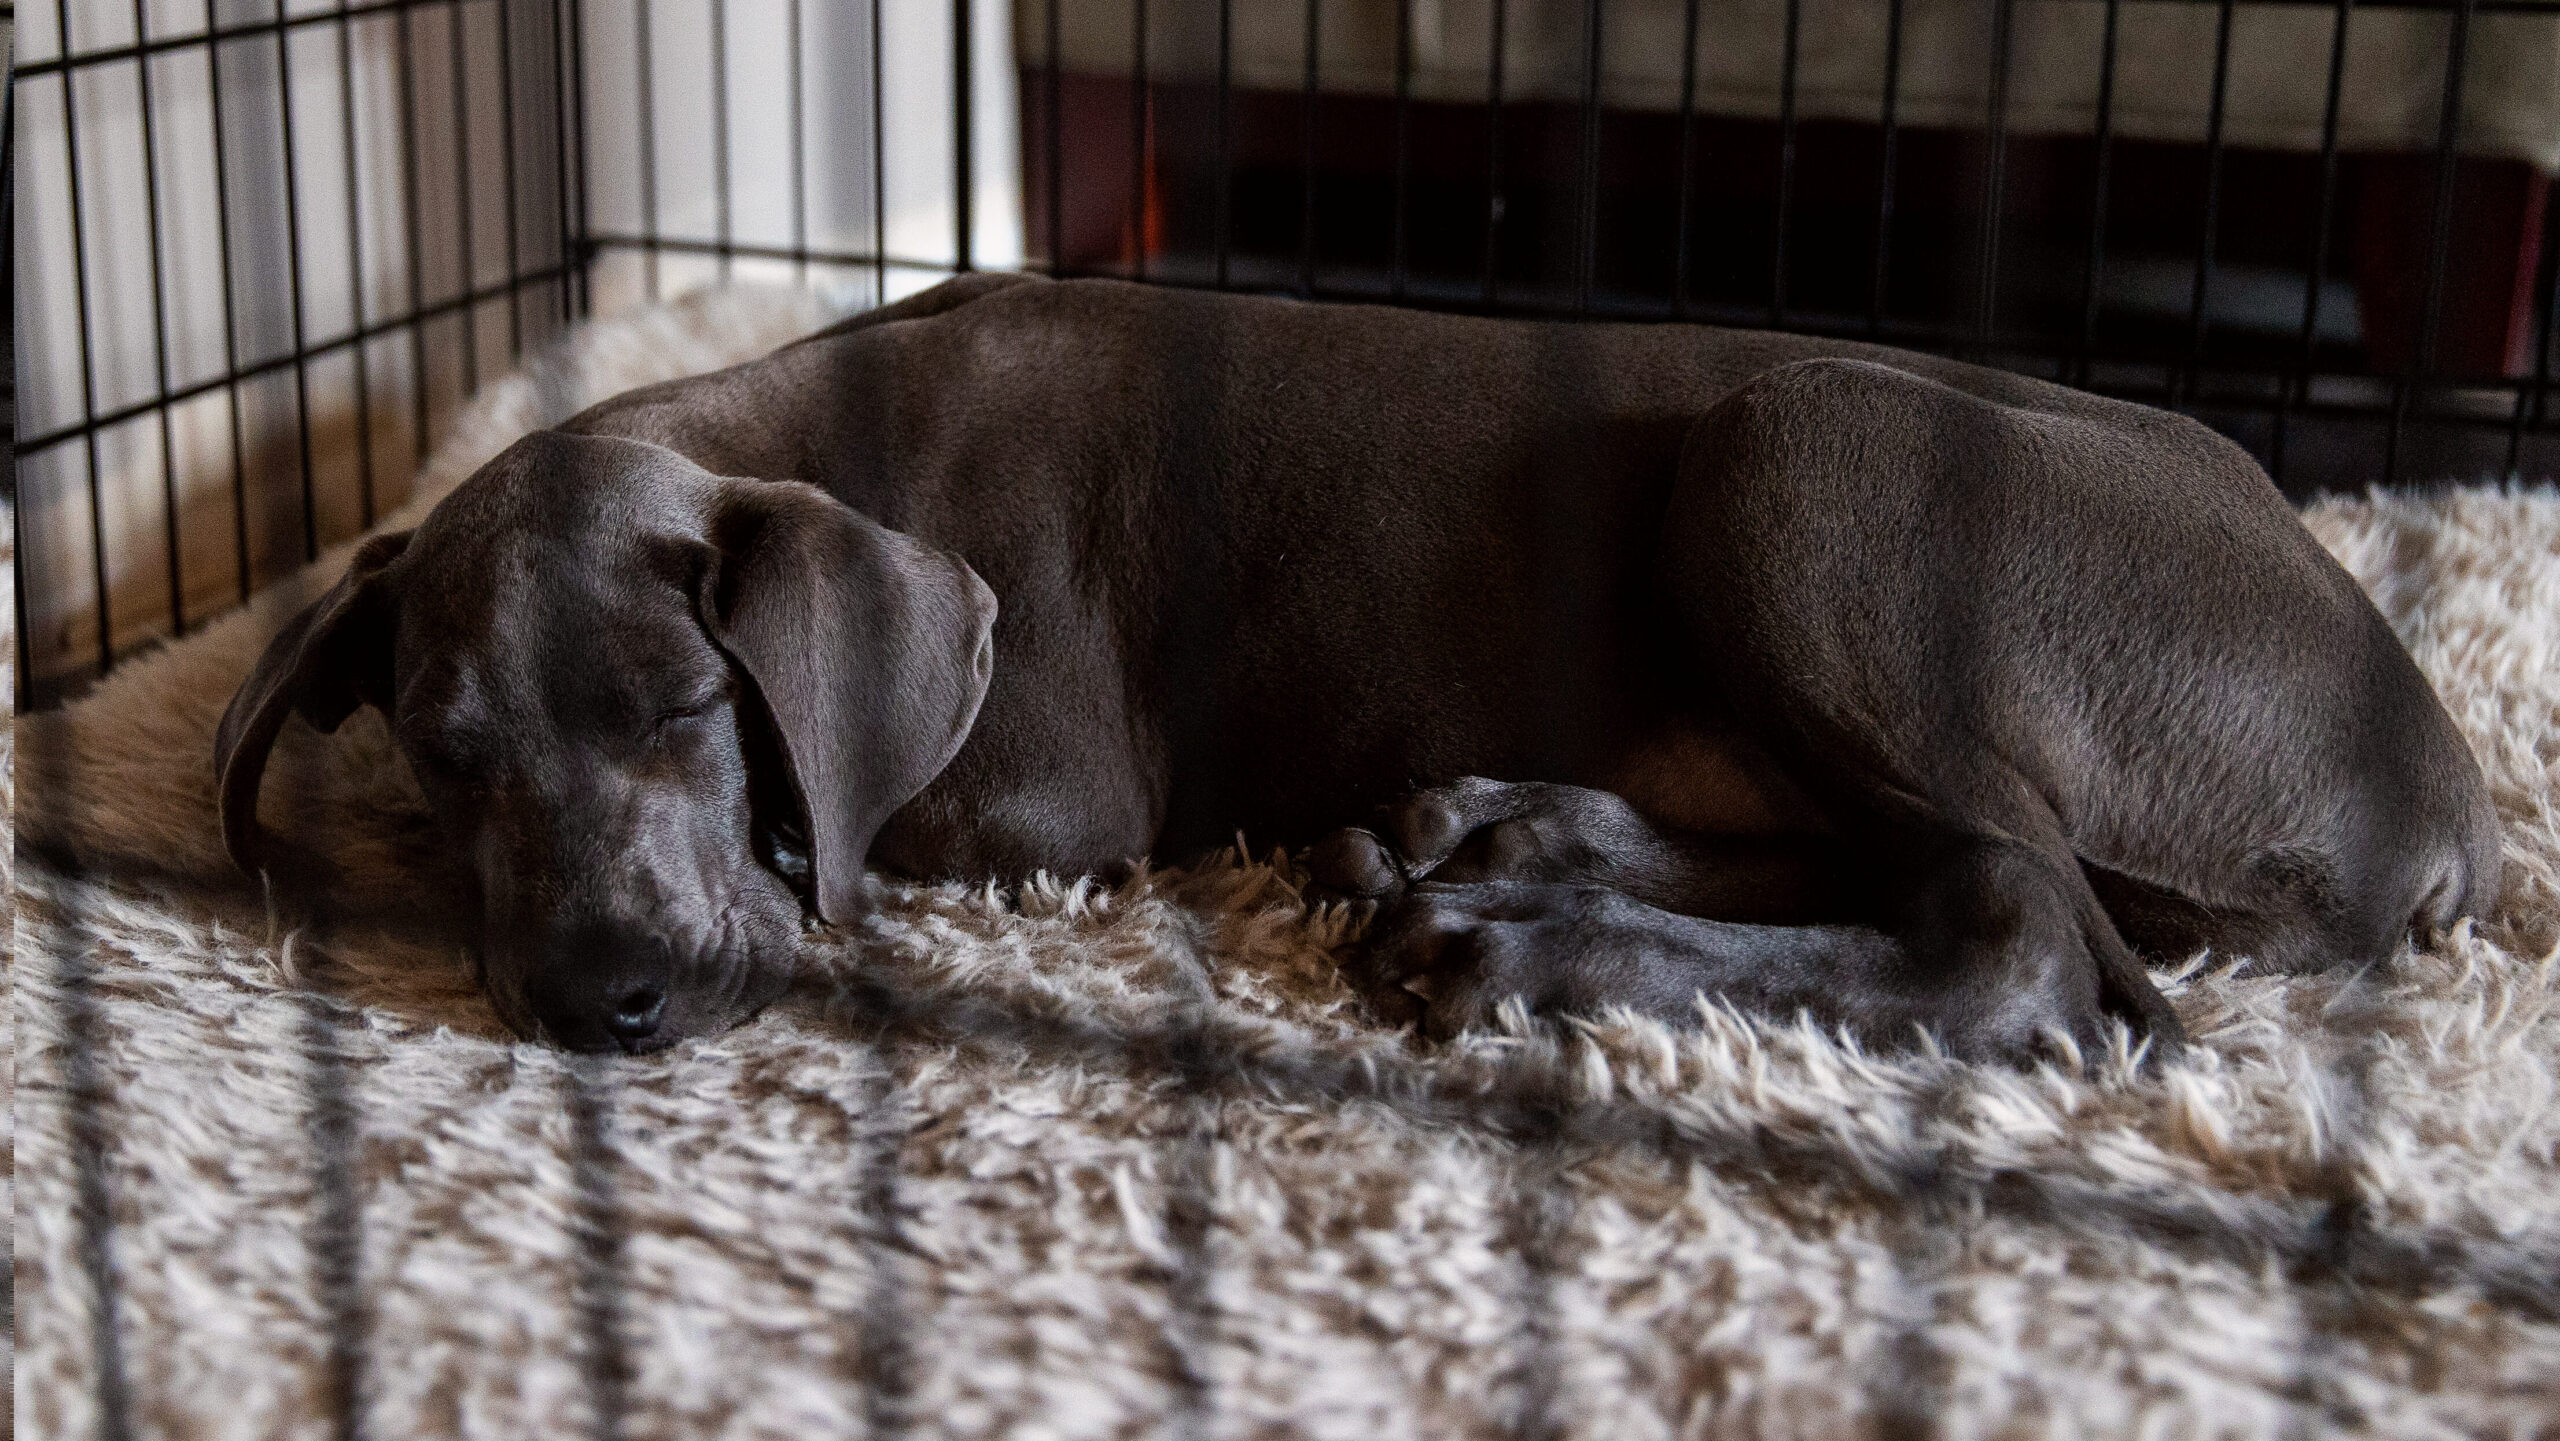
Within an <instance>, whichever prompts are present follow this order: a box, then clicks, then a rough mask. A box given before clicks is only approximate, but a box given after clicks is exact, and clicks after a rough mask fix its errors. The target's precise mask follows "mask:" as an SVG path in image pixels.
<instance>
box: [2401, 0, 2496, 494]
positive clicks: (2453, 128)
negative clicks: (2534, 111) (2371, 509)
mask: <svg viewBox="0 0 2560 1441" xmlns="http://www.w3.org/2000/svg"><path fill="white" fill-rule="evenodd" d="M2474 3H2475V0H2462V3H2461V5H2460V6H2459V7H2458V8H2456V9H2455V11H2454V12H2453V33H2452V35H2451V36H2450V37H2448V39H2447V41H2446V47H2445V61H2444V110H2443V112H2442V113H2441V114H2440V115H2439V116H2438V117H2437V120H2436V205H2435V225H2434V227H2433V231H2432V233H2431V234H2430V235H2429V237H2428V241H2427V292H2426V303H2425V304H2424V305H2422V306H2420V307H2419V310H2418V351H2417V354H2416V355H2415V356H2413V357H2411V364H2410V369H2409V373H2408V375H2407V376H2406V377H2405V378H2404V379H2403V380H2402V382H2401V386H2400V390H2399V397H2400V403H2399V404H2398V405H2397V406H2394V407H2393V408H2392V412H2391V434H2390V438H2389V440H2388V441H2386V442H2385V443H2384V446H2383V452H2382V483H2383V484H2385V485H2389V484H2391V483H2392V482H2394V481H2396V480H2398V479H2399V478H2400V436H2401V432H2402V431H2403V430H2404V429H2405V428H2406V426H2407V424H2408V410H2409V402H2410V399H2411V397H2412V395H2413V394H2414V393H2415V391H2416V389H2417V387H2418V386H2420V385H2422V384H2424V383H2425V382H2426V380H2427V379H2428V377H2429V376H2430V375H2431V374H2432V373H2433V372H2434V370H2435V365H2436V327H2437V323H2438V321H2440V320H2441V319H2442V318H2443V313H2444V264H2445V257H2446V255H2447V254H2449V253H2450V252H2451V249H2452V240H2453V180H2454V172H2455V168H2456V156H2455V154H2454V141H2455V140H2456V139H2457V138H2459V136H2460V134H2461V130H2462V83H2463V80H2464V78H2465V66H2466V65H2467V64H2468V61H2469V52H2470V39H2471V12H2472V7H2473V4H2474Z"/></svg>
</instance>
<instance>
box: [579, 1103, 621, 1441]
mask: <svg viewBox="0 0 2560 1441" xmlns="http://www.w3.org/2000/svg"><path fill="white" fill-rule="evenodd" d="M612 1079H613V1070H612V1063H611V1062H609V1061H586V1060H581V1061H579V1062H577V1063H575V1064H573V1065H571V1066H570V1067H569V1068H568V1076H567V1081H568V1086H569V1095H568V1102H569V1132H570V1140H571V1145H572V1150H571V1151H570V1153H569V1171H570V1179H571V1181H572V1183H573V1184H574V1185H575V1187H576V1190H577V1212H576V1216H577V1219H576V1222H575V1227H576V1235H575V1239H576V1241H577V1246H578V1255H577V1262H578V1264H577V1269H576V1271H575V1272H574V1273H573V1279H574V1283H575V1284H574V1290H573V1294H574V1296H575V1298H576V1303H575V1304H576V1308H577V1315H578V1329H579V1331H580V1332H581V1333H583V1334H582V1337H581V1339H582V1340H583V1342H584V1343H585V1344H584V1348H583V1349H584V1352H585V1354H584V1355H582V1356H580V1357H579V1358H578V1359H579V1363H580V1364H579V1370H580V1371H582V1372H583V1373H584V1379H585V1381H586V1383H587V1397H588V1405H589V1406H590V1407H591V1408H592V1430H591V1432H590V1434H591V1435H593V1436H595V1437H596V1438H597V1441H619V1438H620V1437H621V1436H622V1434H623V1424H624V1421H625V1418H626V1416H627V1413H628V1412H629V1410H630V1387H631V1357H630V1342H629V1340H628V1339H627V1338H626V1337H625V1336H624V1334H623V1311H624V1306H623V1281H624V1277H625V1275H626V1271H627V1267H628V1265H629V1261H628V1258H627V1256H626V1255H625V1253H624V1248H623V1243H622V1233H623V1229H624V1221H623V1216H622V1207H621V1206H620V1204H619V1203H618V1202H617V1201H616V1199H615V1197H614V1181H613V1174H614V1170H615V1168H616V1166H617V1165H618V1164H619V1157H618V1156H617V1155H616V1154H615V1151H614V1145H613V1096H612V1089H611V1088H612Z"/></svg>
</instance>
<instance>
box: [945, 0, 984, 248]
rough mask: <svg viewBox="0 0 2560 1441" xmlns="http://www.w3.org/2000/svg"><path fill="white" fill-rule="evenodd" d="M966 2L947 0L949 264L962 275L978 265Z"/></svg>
mask: <svg viewBox="0 0 2560 1441" xmlns="http://www.w3.org/2000/svg"><path fill="white" fill-rule="evenodd" d="M969 6H970V0H951V163H952V176H951V214H952V218H951V230H952V237H951V239H952V246H951V256H952V260H953V261H954V262H955V263H954V266H953V268H954V269H955V270H958V271H959V272H960V273H962V274H964V275H965V274H967V273H968V272H969V271H972V270H975V269H977V268H978V266H977V261H976V248H977V241H978V227H977V220H976V214H975V207H976V204H977V190H978V175H977V169H978V147H977V139H976V135H975V132H974V131H973V129H972V126H973V124H974V123H975V120H976V116H975V115H974V113H973V110H972V104H971V102H973V101H974V100H976V99H977V95H976V91H977V80H976V77H975V75H974V74H973V67H974V66H975V65H976V63H977V61H976V57H975V56H973V55H972V54H970V47H971V45H972V43H973V41H972V39H971V36H970V33H969V32H970V19H971V16H970V13H969Z"/></svg>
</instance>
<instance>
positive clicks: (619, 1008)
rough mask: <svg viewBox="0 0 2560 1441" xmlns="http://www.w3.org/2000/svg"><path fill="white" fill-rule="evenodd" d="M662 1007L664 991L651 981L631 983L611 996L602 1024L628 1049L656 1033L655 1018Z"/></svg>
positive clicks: (662, 1010)
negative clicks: (644, 983)
mask: <svg viewBox="0 0 2560 1441" xmlns="http://www.w3.org/2000/svg"><path fill="white" fill-rule="evenodd" d="M666 1009H667V993H666V992H665V991H663V990H660V989H659V988H658V987H656V986H651V985H637V986H632V987H630V988H629V989H627V990H625V991H623V992H622V993H621V994H620V995H618V996H615V997H614V998H613V1006H612V1009H611V1010H610V1011H609V1012H608V1013H607V1014H606V1016H605V1021H604V1028H605V1029H606V1030H607V1031H610V1032H612V1033H613V1038H614V1039H615V1040H617V1041H620V1042H621V1043H622V1045H623V1048H624V1049H625V1050H628V1049H630V1048H631V1047H633V1046H637V1045H639V1044H640V1043H641V1042H642V1041H645V1040H647V1039H649V1038H650V1037H651V1036H653V1035H655V1034H657V1030H658V1018H659V1017H660V1016H662V1015H664V1014H665V1013H666Z"/></svg>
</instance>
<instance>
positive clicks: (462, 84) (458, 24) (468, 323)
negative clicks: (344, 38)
mask: <svg viewBox="0 0 2560 1441" xmlns="http://www.w3.org/2000/svg"><path fill="white" fill-rule="evenodd" d="M278 3H282V0H278ZM463 3H464V0H453V4H452V7H451V8H450V9H448V10H447V11H446V12H445V24H446V31H445V41H446V47H445V48H446V49H447V50H448V51H450V52H451V54H452V59H453V194H454V209H455V211H456V219H457V220H458V222H459V224H458V226H457V231H456V233H457V234H458V235H459V236H460V238H461V241H462V283H461V285H460V286H458V287H457V288H458V289H460V290H461V291H462V292H463V293H464V294H466V295H467V294H469V293H470V292H471V291H472V290H473V289H474V288H475V287H477V286H478V285H479V284H480V261H479V257H478V256H477V255H475V254H474V253H473V252H474V251H475V250H476V249H477V246H476V245H475V244H474V242H475V240H476V239H477V237H476V236H475V235H474V234H473V231H474V230H475V228H476V222H474V221H473V219H472V218H471V180H472V172H473V168H474V167H473V166H472V164H471V51H470V40H469V37H468V36H467V35H466V34H465V33H464V28H463V23H462V19H463V17H462V6H463ZM479 388H480V316H479V313H478V311H477V310H475V309H470V308H466V309H465V310H464V311H463V312H462V393H463V394H465V395H469V394H471V393H473V392H475V391H477V390H478V389H479Z"/></svg>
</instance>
